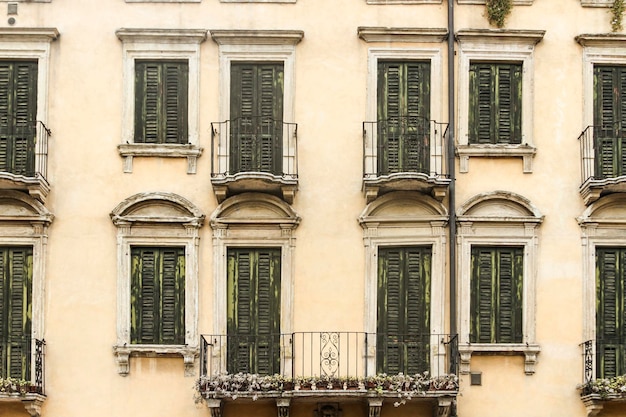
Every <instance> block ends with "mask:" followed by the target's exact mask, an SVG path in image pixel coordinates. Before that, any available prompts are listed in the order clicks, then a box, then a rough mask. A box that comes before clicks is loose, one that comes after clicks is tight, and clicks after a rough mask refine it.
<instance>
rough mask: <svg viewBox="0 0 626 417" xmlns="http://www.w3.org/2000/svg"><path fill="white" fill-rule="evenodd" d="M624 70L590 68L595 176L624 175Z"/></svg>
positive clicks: (625, 112)
mask: <svg viewBox="0 0 626 417" xmlns="http://www.w3.org/2000/svg"><path fill="white" fill-rule="evenodd" d="M625 91H626V67H616V66H606V65H596V66H595V67H594V121H593V122H594V128H595V129H594V134H595V150H596V154H595V158H596V177H597V178H612V177H616V176H620V175H624V174H626V134H624V128H625V127H626V100H625V99H624V97H623V96H624V92H625Z"/></svg>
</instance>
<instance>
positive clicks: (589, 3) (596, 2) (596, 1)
mask: <svg viewBox="0 0 626 417" xmlns="http://www.w3.org/2000/svg"><path fill="white" fill-rule="evenodd" d="M613 1H614V0H580V5H581V6H583V7H611V6H613Z"/></svg>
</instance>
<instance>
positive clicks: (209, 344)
mask: <svg viewBox="0 0 626 417" xmlns="http://www.w3.org/2000/svg"><path fill="white" fill-rule="evenodd" d="M457 343H458V341H457V337H456V336H455V335H448V334H425V335H388V334H374V333H364V332H334V331H331V332H294V333H289V334H280V335H259V336H241V335H230V336H229V335H203V336H202V337H201V343H200V375H201V376H207V375H217V374H223V373H228V374H234V373H239V372H243V373H259V374H263V375H273V374H280V375H283V376H285V377H298V376H324V377H336V378H343V377H356V378H360V377H366V376H370V375H374V374H380V373H388V374H392V373H393V374H397V373H398V372H403V373H422V372H424V371H428V372H429V373H430V374H431V375H443V374H455V375H456V374H458V357H457V356H458V344H457ZM390 350H394V352H395V353H394V355H390V354H389V352H390ZM390 356H393V358H394V359H392V360H394V361H396V362H394V363H393V364H390V360H389V357H390ZM399 356H402V359H398V358H399ZM384 358H386V359H384ZM413 361H414V362H415V363H413Z"/></svg>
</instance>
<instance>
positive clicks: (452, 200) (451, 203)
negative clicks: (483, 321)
mask: <svg viewBox="0 0 626 417" xmlns="http://www.w3.org/2000/svg"><path fill="white" fill-rule="evenodd" d="M454 92H455V89H454V0H448V123H449V127H448V143H447V145H448V152H447V156H448V161H447V163H448V173H449V175H450V187H449V190H448V191H449V192H448V215H449V221H448V227H449V231H450V235H449V241H450V242H449V253H450V258H449V265H450V333H451V334H452V335H454V334H456V333H457V322H456V195H455V192H456V187H455V181H456V173H455V165H454V163H455V155H454V143H455V136H454V134H455V131H456V124H455V108H456V103H455V100H454Z"/></svg>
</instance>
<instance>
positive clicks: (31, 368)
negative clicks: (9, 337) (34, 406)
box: [0, 339, 46, 394]
mask: <svg viewBox="0 0 626 417" xmlns="http://www.w3.org/2000/svg"><path fill="white" fill-rule="evenodd" d="M45 345H46V342H45V341H44V340H39V339H24V340H18V341H11V342H7V341H0V378H7V377H10V378H14V379H23V380H25V381H28V382H30V387H31V388H32V389H31V392H33V391H34V392H36V393H38V394H44V393H45V392H44V379H45V378H44V377H45V375H44V369H45V368H44V355H45V352H44V350H45Z"/></svg>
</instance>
